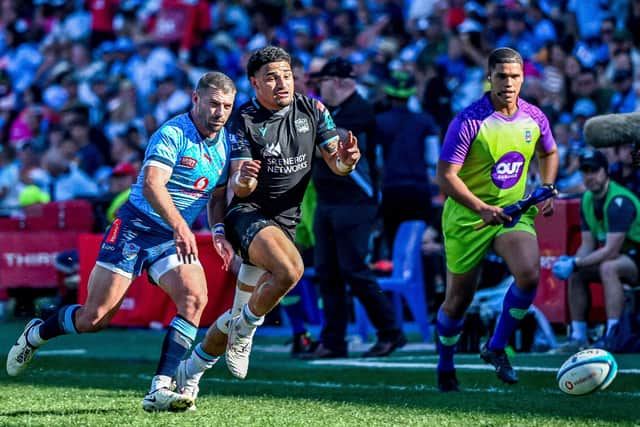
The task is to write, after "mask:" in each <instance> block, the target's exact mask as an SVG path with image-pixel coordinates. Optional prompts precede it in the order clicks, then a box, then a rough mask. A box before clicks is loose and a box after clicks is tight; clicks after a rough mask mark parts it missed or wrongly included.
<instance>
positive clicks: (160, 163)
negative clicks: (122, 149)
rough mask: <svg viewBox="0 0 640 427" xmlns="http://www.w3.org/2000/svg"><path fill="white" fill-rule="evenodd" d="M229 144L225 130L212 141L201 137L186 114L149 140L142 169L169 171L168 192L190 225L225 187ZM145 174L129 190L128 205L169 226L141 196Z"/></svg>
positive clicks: (167, 227) (172, 120) (178, 117)
mask: <svg viewBox="0 0 640 427" xmlns="http://www.w3.org/2000/svg"><path fill="white" fill-rule="evenodd" d="M230 152H231V145H230V143H229V137H228V134H227V131H226V129H224V128H222V129H221V130H220V132H218V135H217V136H216V137H215V138H212V139H208V138H203V137H202V135H201V134H200V132H198V129H197V128H196V126H195V124H194V123H193V121H192V120H191V117H189V114H188V113H184V114H180V115H178V116H176V117H174V118H172V119H169V120H168V121H167V122H165V123H164V124H163V125H162V127H160V129H158V130H157V131H156V132H155V133H154V134H153V135H152V136H151V138H150V140H149V144H148V146H147V150H146V152H145V156H144V163H143V170H144V168H146V167H147V166H149V165H152V166H157V167H160V168H164V169H167V170H171V178H169V182H167V190H168V191H169V194H170V195H171V199H172V200H173V203H174V204H175V206H176V208H177V209H178V211H179V212H180V214H181V215H182V216H183V218H184V219H185V221H186V222H187V224H189V225H190V226H191V225H192V224H193V222H194V221H195V219H196V217H197V216H198V215H199V214H200V211H202V209H203V208H204V207H205V206H206V204H207V201H208V200H209V197H210V196H211V193H212V192H213V190H214V189H215V188H217V187H222V186H225V185H226V183H227V177H228V175H229V160H228V159H229V155H230ZM143 179H144V174H143V172H140V174H139V175H138V179H137V181H136V183H135V184H134V185H133V186H132V187H131V195H130V196H129V202H130V203H131V204H132V205H133V206H134V207H135V208H136V209H138V210H140V211H142V212H143V213H145V214H146V215H147V216H149V217H150V218H151V219H152V220H153V221H154V222H156V223H158V224H160V225H161V226H162V227H164V228H166V229H170V227H169V225H168V224H167V223H166V222H165V221H164V219H162V217H161V216H160V215H158V214H157V213H156V212H155V211H154V210H153V208H152V207H151V205H150V204H149V202H147V200H146V199H145V198H144V196H143V194H142V186H143Z"/></svg>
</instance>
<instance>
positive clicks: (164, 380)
mask: <svg viewBox="0 0 640 427" xmlns="http://www.w3.org/2000/svg"><path fill="white" fill-rule="evenodd" d="M171 386H172V384H171V378H169V377H165V376H162V375H156V376H155V377H154V378H153V381H152V386H151V387H152V388H153V390H152V391H150V392H149V393H147V395H146V396H145V397H144V399H143V400H142V409H144V410H145V411H147V412H155V411H170V412H182V411H186V410H187V409H189V408H190V407H191V406H193V399H192V398H191V397H190V396H186V395H183V394H179V393H176V392H174V391H172V390H171Z"/></svg>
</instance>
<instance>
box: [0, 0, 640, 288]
mask: <svg viewBox="0 0 640 427" xmlns="http://www.w3.org/2000/svg"><path fill="white" fill-rule="evenodd" d="M268 44H274V45H278V46H281V47H284V48H285V49H287V50H288V51H289V52H290V53H291V54H292V55H293V56H294V57H295V58H297V59H298V60H299V61H300V62H301V63H302V65H303V67H304V71H305V75H306V76H309V75H310V74H311V73H313V72H317V71H318V70H320V69H321V67H322V66H323V65H324V64H325V63H326V61H327V60H328V59H330V58H332V57H336V56H339V57H342V58H345V59H347V60H348V61H349V62H350V63H351V64H352V66H353V69H354V71H355V74H356V82H357V90H358V92H359V93H360V94H361V95H362V96H363V97H364V98H365V99H367V100H368V101H369V102H371V103H372V104H373V105H374V109H375V111H376V113H378V114H383V113H384V112H386V111H388V110H389V109H391V107H392V106H391V103H390V102H389V99H388V97H385V91H384V88H385V83H387V82H388V81H390V79H392V76H393V75H394V73H397V72H399V71H400V72H405V73H407V74H408V75H410V76H412V79H411V85H412V87H411V88H410V89H411V91H410V92H407V94H408V95H407V97H406V101H407V102H406V104H407V106H408V108H409V109H410V110H411V111H414V112H422V113H425V114H428V115H430V116H431V117H432V119H433V122H434V123H435V125H437V129H439V132H440V133H439V141H438V140H436V144H433V143H430V144H427V146H428V147H429V149H428V150H427V153H426V154H425V155H426V156H427V164H428V165H430V167H429V174H430V175H431V177H433V174H434V173H435V164H436V161H437V156H438V144H437V142H441V139H442V136H443V134H444V132H445V131H446V129H447V126H448V124H449V122H450V120H451V119H452V117H453V115H455V114H456V113H457V112H459V111H460V110H461V109H463V108H464V107H466V106H468V105H469V104H470V103H471V102H472V101H473V100H475V99H477V98H478V97H480V96H481V94H482V93H483V92H484V91H485V90H486V89H487V88H488V82H487V79H486V59H487V55H488V53H489V52H490V51H491V49H493V48H494V47H497V46H509V47H513V48H515V49H517V50H518V51H519V52H520V53H521V54H522V56H523V58H524V59H525V84H524V86H523V90H522V93H521V96H522V97H523V98H525V99H526V100H528V101H530V102H532V103H534V104H536V105H538V106H540V107H541V108H542V110H543V111H544V112H545V113H546V114H547V116H548V118H549V120H550V123H551V124H552V128H553V133H554V136H555V138H556V141H557V143H558V145H559V149H560V154H561V168H560V176H559V180H558V183H557V184H558V185H557V186H558V188H559V190H560V191H561V192H564V193H581V192H583V191H584V185H583V183H582V178H581V176H580V173H579V170H578V169H579V168H578V157H579V154H580V153H581V152H582V150H583V149H584V148H585V143H584V140H583V137H582V129H583V126H584V123H585V121H586V119H588V118H589V117H591V116H594V115H597V114H603V113H625V112H633V111H640V98H639V97H640V53H639V51H638V47H639V46H640V1H639V0H613V1H603V0H569V1H561V0H520V1H517V0H484V1H483V0H477V1H463V0H227V1H222V0H218V1H215V0H210V1H206V0H0V141H1V144H0V215H4V216H10V215H15V214H17V212H19V208H20V207H21V206H25V205H28V204H30V203H34V202H43V201H49V200H69V199H74V198H90V199H92V200H97V201H99V200H104V198H105V197H106V198H109V197H112V196H114V195H115V194H119V193H120V192H121V191H122V190H121V189H119V188H116V189H114V188H112V187H113V186H115V187H118V184H117V183H116V184H113V182H111V181H113V179H111V175H112V174H113V175H114V176H116V177H117V176H122V175H131V176H135V173H136V172H137V171H138V170H139V168H140V166H141V165H140V160H141V159H142V154H143V152H144V149H145V146H146V142H147V140H148V138H149V136H150V135H151V134H152V133H153V132H154V131H155V130H156V129H157V127H158V126H159V125H160V124H162V123H163V122H164V121H165V120H166V119H168V118H169V117H171V116H172V115H175V114H177V113H181V112H185V111H188V109H189V108H190V105H191V91H192V89H193V87H194V84H195V82H196V81H197V79H198V78H199V77H200V76H201V74H202V73H203V72H205V71H208V70H220V71H222V72H224V73H226V74H227V75H229V76H230V77H231V78H232V79H233V80H234V81H235V82H236V85H237V87H238V95H237V98H236V102H237V104H238V105H239V104H240V103H243V102H245V101H246V100H247V99H248V98H249V97H250V96H252V88H251V87H250V85H249V82H248V79H247V76H246V71H245V65H246V61H247V59H248V56H249V54H250V53H251V52H252V51H254V50H255V49H257V48H260V47H263V46H265V45H268ZM302 78H306V77H304V75H303V77H302ZM307 87H308V89H309V91H310V93H311V94H314V95H315V96H319V90H318V88H317V86H315V87H314V82H313V81H310V82H309V85H308V86H307ZM401 98H402V97H401ZM432 141H433V139H432ZM408 145H411V144H408ZM606 154H607V156H608V157H609V158H608V160H609V164H610V165H611V176H612V178H613V179H615V180H618V181H619V182H622V183H623V184H624V185H625V186H627V187H628V188H630V189H632V190H633V191H634V192H635V193H636V194H638V192H640V172H638V171H637V170H634V169H633V168H632V167H631V164H630V155H629V150H628V148H627V147H618V148H616V149H609V150H606ZM378 167H379V169H380V170H381V171H382V170H383V169H385V168H388V167H389V165H387V166H386V167H385V166H384V165H382V164H381V161H380V159H378ZM114 168H115V169H114ZM533 169H534V170H535V168H533ZM531 183H532V185H534V184H535V183H536V177H535V176H532V177H531ZM432 188H433V187H432ZM25 191H26V192H25ZM433 191H434V194H433V195H434V196H437V188H433ZM103 205H105V204H104V203H103ZM105 206H108V204H106V205H105ZM105 217H106V216H105ZM434 217H435V214H434ZM437 222H438V220H437V219H436V218H434V221H433V223H434V224H436V223H437ZM429 233H430V234H429V236H430V237H431V238H430V239H429V241H428V242H426V245H427V246H428V247H429V248H430V250H432V248H433V247H435V248H438V247H439V246H438V245H437V237H436V235H434V234H433V230H430V232H429ZM438 280H440V281H441V279H438Z"/></svg>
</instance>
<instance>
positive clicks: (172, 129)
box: [7, 72, 236, 411]
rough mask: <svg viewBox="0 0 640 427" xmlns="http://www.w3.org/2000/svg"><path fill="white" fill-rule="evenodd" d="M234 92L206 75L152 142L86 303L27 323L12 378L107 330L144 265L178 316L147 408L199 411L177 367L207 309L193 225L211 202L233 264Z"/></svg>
mask: <svg viewBox="0 0 640 427" xmlns="http://www.w3.org/2000/svg"><path fill="white" fill-rule="evenodd" d="M235 95H236V87H235V85H234V83H233V81H232V80H231V79H230V78H229V77H227V76H226V75H224V74H222V73H220V72H210V73H206V74H204V75H203V76H202V77H201V78H200V80H199V82H198V84H197V87H196V89H195V90H194V91H193V94H192V101H193V108H192V109H191V111H190V112H188V113H183V114H180V115H177V116H175V117H173V118H172V119H170V120H168V121H167V122H166V123H164V124H163V125H162V126H161V127H160V129H158V130H157V131H156V132H155V133H154V134H153V135H152V136H151V139H150V141H149V144H148V147H147V150H146V153H145V158H144V162H143V168H142V171H141V173H140V175H139V176H138V179H137V181H136V183H135V184H134V185H133V186H132V188H131V195H130V196H129V200H128V201H127V202H126V203H125V204H124V205H123V206H122V207H121V208H120V209H119V211H118V214H117V217H116V219H115V220H114V221H113V223H112V224H111V226H110V227H109V228H108V229H107V231H106V233H105V235H104V238H103V240H102V244H101V246H100V253H99V254H98V259H97V262H96V265H95V267H94V268H93V271H92V272H91V276H90V278H89V284H88V296H87V300H86V302H85V304H84V305H79V304H74V305H70V306H66V307H63V308H61V309H60V310H59V311H58V312H57V313H56V314H54V315H53V316H51V317H50V318H48V319H46V320H45V321H42V320H41V319H33V320H31V321H30V322H29V323H28V324H27V326H26V327H25V329H24V331H23V332H22V334H21V335H20V336H19V337H18V340H17V342H16V344H15V345H14V346H13V347H12V348H11V350H10V352H9V355H8V357H7V372H8V374H9V375H12V376H14V375H18V374H19V373H21V372H22V371H24V369H25V368H26V367H27V365H28V364H29V362H30V361H31V359H32V358H33V356H34V354H35V352H36V351H37V350H38V348H39V347H40V346H42V345H43V344H44V343H45V342H47V341H48V340H51V339H52V338H55V337H57V336H60V335H65V334H79V333H87V332H97V331H99V330H101V329H103V328H105V327H106V326H107V325H108V324H109V321H110V320H111V318H112V317H113V316H114V315H115V313H116V312H117V311H118V308H119V307H120V304H121V303H122V300H123V298H124V296H125V294H126V292H127V289H129V286H130V284H131V282H132V280H133V279H134V278H135V276H138V275H140V274H141V273H142V270H145V269H146V270H147V272H148V275H149V277H150V278H151V280H152V281H153V282H155V283H156V284H157V285H158V286H160V288H162V289H163V290H164V291H165V292H166V293H167V294H168V295H169V296H170V297H171V299H172V300H173V301H174V302H175V304H176V306H177V309H178V312H177V315H176V317H175V318H174V319H173V320H172V321H171V324H170V326H169V328H168V331H167V334H166V336H165V339H164V342H163V345H162V352H161V355H160V361H159V364H158V368H157V370H156V374H155V376H154V377H153V380H152V383H151V390H150V391H149V393H148V394H147V395H146V396H145V398H144V400H143V403H142V406H143V409H145V410H146V411H167V410H168V411H182V410H186V409H188V408H190V407H191V406H193V399H192V398H191V397H190V396H189V395H186V394H180V393H175V392H173V391H172V384H173V378H174V376H175V374H176V370H177V367H178V364H179V363H180V361H181V360H182V358H183V357H184V355H185V353H186V352H187V350H189V349H190V348H191V345H192V344H193V341H194V339H195V337H196V332H197V326H198V324H199V322H200V317H201V315H202V311H203V310H204V307H205V305H206V303H207V285H206V279H205V275H204V271H203V269H202V265H201V264H200V262H199V260H198V247H197V245H196V238H195V236H194V234H193V232H192V231H191V225H192V224H193V222H194V221H195V219H196V217H197V216H198V215H199V213H200V212H201V211H202V209H204V207H205V205H206V206H207V209H208V211H207V214H208V218H209V222H210V224H212V229H213V231H214V246H215V248H216V250H217V252H218V253H219V254H220V256H221V257H222V259H223V263H224V265H225V267H226V266H228V264H229V262H230V260H231V258H232V257H233V249H232V247H231V245H230V244H229V243H228V242H227V241H226V239H225V238H224V226H223V225H222V221H223V217H224V210H225V192H226V182H227V178H228V175H229V156H230V152H231V146H230V143H229V136H228V134H227V132H226V130H225V128H224V125H225V123H226V122H227V120H228V118H229V116H230V115H231V111H232V109H233V103H234V99H235ZM148 303H149V304H153V301H149V302H148Z"/></svg>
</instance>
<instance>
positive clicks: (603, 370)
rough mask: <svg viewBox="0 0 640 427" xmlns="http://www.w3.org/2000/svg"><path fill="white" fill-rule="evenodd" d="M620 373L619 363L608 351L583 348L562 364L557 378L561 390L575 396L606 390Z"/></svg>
mask: <svg viewBox="0 0 640 427" xmlns="http://www.w3.org/2000/svg"><path fill="white" fill-rule="evenodd" d="M617 374H618V364H617V363H616V359H614V358H613V356H612V355H611V353H609V352H608V351H605V350H602V349H599V348H592V349H588V350H582V351H580V352H578V353H576V354H574V355H573V356H571V357H570V358H569V359H567V361H566V362H564V363H563V364H562V366H561V367H560V369H559V370H558V375H557V376H556V380H557V381H558V387H560V390H562V391H563V392H565V393H567V394H571V395H574V396H581V395H583V394H587V393H591V392H593V391H596V390H604V389H605V388H607V387H609V384H611V382H612V381H613V379H614V378H615V377H616V375H617Z"/></svg>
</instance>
